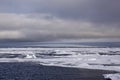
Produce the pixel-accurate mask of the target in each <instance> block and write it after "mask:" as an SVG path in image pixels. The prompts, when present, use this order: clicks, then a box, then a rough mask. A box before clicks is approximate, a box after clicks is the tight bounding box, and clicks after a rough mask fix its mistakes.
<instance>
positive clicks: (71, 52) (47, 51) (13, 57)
mask: <svg viewBox="0 0 120 80" xmlns="http://www.w3.org/2000/svg"><path fill="white" fill-rule="evenodd" d="M26 61H32V62H38V63H40V64H42V65H47V66H62V67H75V68H88V69H102V70H114V71H118V72H120V48H0V62H26Z"/></svg>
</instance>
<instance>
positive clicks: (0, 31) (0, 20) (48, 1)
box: [0, 0, 120, 41]
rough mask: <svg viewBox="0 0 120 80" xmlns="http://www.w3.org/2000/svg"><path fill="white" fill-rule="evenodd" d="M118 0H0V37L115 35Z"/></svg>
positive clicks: (118, 21) (119, 22)
mask: <svg viewBox="0 0 120 80" xmlns="http://www.w3.org/2000/svg"><path fill="white" fill-rule="evenodd" d="M119 7H120V1H119V0H114V1H113V0H0V39H8V40H9V39H17V40H23V41H24V40H31V41H36V40H38V41H46V40H56V39H79V38H109V37H110V38H116V37H117V38H119V37H120V32H119V30H120V9H119Z"/></svg>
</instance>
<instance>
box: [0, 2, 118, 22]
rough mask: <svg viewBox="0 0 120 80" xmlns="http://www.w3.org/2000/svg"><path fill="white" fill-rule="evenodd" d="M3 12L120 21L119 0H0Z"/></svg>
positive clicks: (96, 20)
mask: <svg viewBox="0 0 120 80" xmlns="http://www.w3.org/2000/svg"><path fill="white" fill-rule="evenodd" d="M0 5H1V6H0V11H1V12H16V13H49V14H52V15H54V16H57V17H61V18H65V19H80V20H85V21H92V22H95V23H96V22H97V23H111V22H113V23H114V22H118V23H119V22H120V15H119V14H120V9H119V7H120V1H119V0H114V1H113V0H0Z"/></svg>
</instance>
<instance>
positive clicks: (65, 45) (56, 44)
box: [0, 42, 120, 48]
mask: <svg viewBox="0 0 120 80" xmlns="http://www.w3.org/2000/svg"><path fill="white" fill-rule="evenodd" d="M24 47H42V48H52V47H54V48H59V47H60V48H69V47H71V48H74V47H120V42H52V43H50V42H49V43H48V42H44V43H43V42H11V43H10V42H6V43H5V42H4V43H0V48H24Z"/></svg>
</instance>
